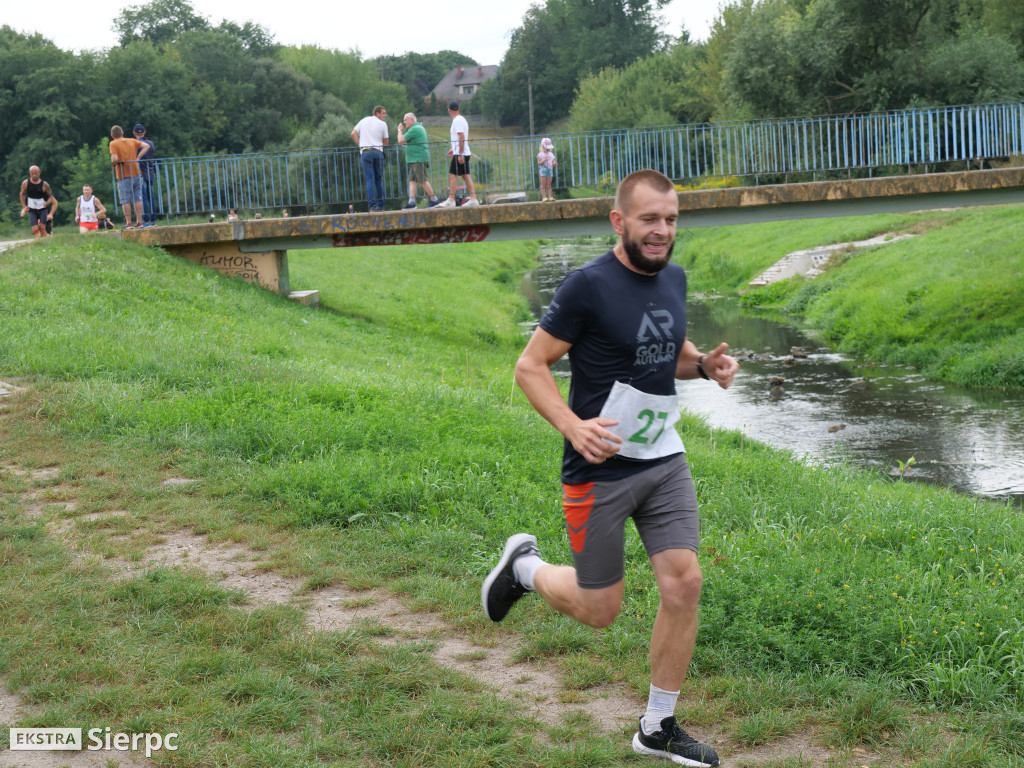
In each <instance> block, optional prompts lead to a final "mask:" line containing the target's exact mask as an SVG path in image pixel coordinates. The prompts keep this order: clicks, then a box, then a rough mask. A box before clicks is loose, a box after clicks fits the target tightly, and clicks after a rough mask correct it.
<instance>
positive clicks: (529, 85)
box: [526, 70, 535, 136]
mask: <svg viewBox="0 0 1024 768" xmlns="http://www.w3.org/2000/svg"><path fill="white" fill-rule="evenodd" d="M526 97H527V100H528V101H529V102H530V135H531V136H534V135H535V134H534V132H533V73H532V72H531V71H530V70H526Z"/></svg>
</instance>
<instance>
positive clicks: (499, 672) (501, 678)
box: [0, 382, 868, 768]
mask: <svg viewBox="0 0 1024 768" xmlns="http://www.w3.org/2000/svg"><path fill="white" fill-rule="evenodd" d="M17 391H18V388H17V387H14V386H12V385H9V384H4V383H3V382H0V419H2V418H7V410H8V409H7V408H6V407H5V404H4V402H3V401H4V398H5V397H6V396H7V395H10V394H15V393H17ZM0 471H6V472H11V473H13V474H16V475H21V476H23V477H25V479H26V480H27V481H28V483H27V484H28V485H29V486H30V489H29V490H27V491H25V492H24V493H23V494H22V497H21V499H20V502H21V506H22V507H23V508H24V509H25V512H24V514H25V515H26V516H27V517H31V518H36V519H42V520H44V521H45V522H46V525H47V529H48V530H49V531H50V533H51V535H53V536H55V537H57V538H60V539H62V540H63V541H64V542H65V543H66V544H67V546H68V547H69V548H70V549H71V550H72V551H74V552H75V553H76V556H78V557H80V558H99V555H97V554H94V553H91V552H89V550H88V549H87V548H86V547H85V545H84V543H83V540H84V535H82V533H83V532H82V531H80V530H79V526H80V525H83V524H95V523H96V521H99V520H102V519H105V518H107V519H109V518H113V517H120V516H125V515H127V514H129V513H128V512H127V511H126V510H123V509H111V510H109V511H103V512H95V513H88V514H79V515H75V512H76V510H77V508H78V504H77V502H76V500H75V499H74V497H73V488H71V487H70V486H66V485H61V479H60V476H61V469H60V467H59V466H50V467H46V468H43V469H33V470H26V469H24V468H22V467H20V466H18V465H17V464H9V465H7V466H3V467H0ZM192 482H195V481H194V480H190V479H186V478H169V479H167V480H165V481H164V482H163V484H164V485H165V486H168V487H173V486H181V485H185V484H188V483H192ZM54 489H57V490H58V492H57V493H54ZM44 490H45V491H47V493H45V494H44V493H41V491H44ZM54 497H58V498H59V499H60V500H59V501H47V500H46V499H53V498H54ZM139 533H140V535H141V534H142V533H143V532H142V531H141V530H140V531H139ZM145 535H146V536H147V537H151V535H152V534H151V533H150V532H148V531H146V532H145ZM266 559H267V555H266V554H265V553H260V552H258V551H256V550H254V549H250V548H248V547H245V546H241V545H238V544H232V545H224V544H217V543H213V542H211V541H210V540H208V539H207V538H206V537H205V536H202V535H199V534H197V533H195V532H193V531H190V530H171V531H165V532H163V533H161V534H160V535H159V536H158V537H157V539H156V542H155V543H154V544H152V545H151V546H149V547H147V549H146V551H145V554H144V556H143V558H142V559H141V561H139V562H134V563H133V562H128V561H125V560H119V559H116V558H104V559H102V560H101V562H102V563H103V565H104V567H106V568H109V569H110V570H111V574H112V576H113V577H114V578H131V577H134V576H135V575H137V574H139V573H141V572H145V571H147V570H149V569H151V568H154V567H172V568H175V567H182V568H191V569H197V570H199V571H201V572H202V573H204V574H206V575H207V576H208V577H209V578H210V579H212V580H214V581H216V582H218V583H219V584H221V585H222V586H224V587H227V588H231V589H237V590H239V591H241V592H242V593H244V594H245V595H246V597H247V599H248V602H247V607H248V608H250V609H255V608H259V607H263V606H267V605H271V604H290V605H293V606H295V607H297V608H299V609H300V610H301V611H303V612H304V614H305V616H306V620H307V622H308V624H309V628H310V630H311V631H344V630H346V629H349V628H355V627H358V626H360V625H364V624H367V623H370V624H371V625H373V626H377V627H383V628H386V629H387V630H388V631H387V633H386V636H385V637H382V638H380V639H378V640H377V642H380V643H382V644H395V643H406V642H414V641H429V642H431V643H433V644H434V645H435V649H434V651H433V659H434V660H435V662H436V663H438V664H439V665H442V666H444V667H447V668H451V669H455V670H458V671H460V672H462V673H464V674H466V675H469V676H471V677H473V678H475V679H476V680H478V681H479V682H481V683H483V684H484V685H485V686H487V687H489V688H490V689H491V690H493V691H494V693H495V695H497V696H501V697H503V698H505V699H509V700H512V701H516V702H518V703H519V705H520V706H521V707H522V708H523V710H524V711H526V712H528V713H529V714H531V715H533V716H535V717H537V718H539V719H540V718H543V719H545V720H561V719H562V718H563V717H567V716H569V715H571V714H573V713H575V712H579V711H583V712H585V713H586V714H587V715H589V717H590V719H591V721H592V722H593V723H595V725H597V727H599V728H600V730H601V731H602V732H604V733H613V732H622V733H624V734H625V733H626V732H627V731H628V730H630V729H631V728H632V727H634V726H633V723H634V722H635V720H634V719H635V718H636V717H637V716H638V715H639V714H640V713H641V712H642V710H643V706H644V702H643V701H642V700H640V699H639V698H637V697H635V696H631V695H629V694H628V693H627V692H626V691H625V690H624V689H623V688H622V687H621V686H614V685H605V686H599V687H595V688H590V689H587V690H586V691H578V690H575V689H573V690H572V691H571V693H572V696H571V698H572V700H573V702H574V703H566V702H564V701H563V700H562V698H563V694H564V693H565V692H566V691H567V690H568V689H567V688H566V686H565V685H564V684H563V681H562V678H561V675H560V673H559V671H558V670H557V668H556V667H555V666H554V665H553V664H550V663H545V662H539V661H514V660H513V656H514V654H515V651H516V649H517V646H518V639H517V638H515V637H514V636H510V637H509V642H507V643H505V644H502V645H494V646H484V645H479V644H476V643H473V642H472V641H470V640H469V639H467V638H466V637H463V636H460V634H459V633H458V631H456V630H454V629H453V628H452V627H451V626H449V625H448V624H446V622H445V621H444V620H443V619H442V618H441V617H440V616H438V615H435V614H432V613H427V612H413V611H411V610H410V609H409V608H408V607H406V606H405V605H404V604H403V603H402V602H401V601H400V600H398V599H397V598H395V597H394V596H392V595H389V594H388V593H386V592H384V591H380V590H359V591H357V590H352V589H349V588H346V587H344V586H339V585H332V586H329V587H325V588H323V589H319V590H316V591H314V592H309V591H307V590H306V589H305V588H304V582H303V581H302V580H301V579H296V578H289V577H285V576H282V575H280V574H278V573H275V572H274V571H273V570H270V569H269V568H268V566H267V563H266ZM29 713H30V709H29V708H28V707H26V706H25V704H24V703H23V702H21V701H20V700H19V699H18V698H17V697H16V696H12V695H10V694H7V693H5V692H4V689H3V687H2V686H0V723H4V722H6V723H8V724H9V725H17V724H18V723H19V722H20V721H22V719H23V718H24V717H25V715H27V714H29ZM691 732H692V735H694V736H696V737H697V738H700V739H702V740H704V741H708V742H710V743H712V744H715V746H716V748H718V749H719V751H720V752H724V754H727V755H728V763H729V764H731V765H742V766H757V765H760V764H764V763H768V762H777V761H779V760H780V759H785V758H787V757H789V758H796V757H802V758H803V760H804V761H805V762H802V763H800V765H802V766H805V768H811V767H812V766H813V767H814V768H819V767H821V766H826V765H828V766H835V767H836V768H838V766H840V765H842V764H844V763H842V762H835V759H836V754H835V753H833V752H830V751H828V750H825V749H822V748H820V747H818V746H816V745H815V743H814V739H813V738H812V737H813V734H811V733H805V734H801V735H797V736H792V737H789V738H787V739H783V740H781V741H779V742H776V743H775V744H772V745H770V746H766V747H759V748H757V749H752V750H741V751H738V750H736V749H730V748H729V742H730V741H731V739H729V738H728V737H727V735H726V733H725V731H724V729H721V728H720V729H716V730H715V731H711V732H709V731H708V729H700V728H694V729H691ZM69 756H71V757H70V758H69ZM98 756H99V757H98ZM866 758H867V755H865V754H863V753H862V754H861V755H859V756H858V757H857V761H856V764H857V765H865V764H867V762H868V761H867V760H866ZM104 761H108V762H104ZM119 761H120V762H119ZM152 765H153V763H151V762H149V761H146V760H140V759H139V758H138V757H134V758H133V757H132V756H131V755H125V754H123V753H111V752H81V753H71V752H17V753H14V752H9V751H4V752H3V753H0V768H64V767H65V766H66V767H67V768H92V767H93V766H103V768H114V766H119V767H121V768H149V767H150V766H152Z"/></svg>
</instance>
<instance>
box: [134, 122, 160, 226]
mask: <svg viewBox="0 0 1024 768" xmlns="http://www.w3.org/2000/svg"><path fill="white" fill-rule="evenodd" d="M132 134H134V136H135V138H136V139H138V140H139V141H141V142H142V143H143V144H145V145H146V146H148V147H149V151H147V152H146V153H145V158H143V156H142V155H141V154H140V155H139V172H140V174H141V175H142V226H144V227H155V226H156V206H155V205H154V204H153V202H154V201H153V181H154V180H155V178H156V159H155V158H156V147H155V146H153V142H152V141H150V140H149V139H147V138H146V126H144V125H143V124H142V123H136V125H135V128H134V129H133V130H132ZM139 151H140V152H141V151H142V150H139Z"/></svg>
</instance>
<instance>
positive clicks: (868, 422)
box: [523, 241, 1024, 507]
mask: <svg viewBox="0 0 1024 768" xmlns="http://www.w3.org/2000/svg"><path fill="white" fill-rule="evenodd" d="M607 247H608V246H607V241H605V242H603V243H601V244H600V245H590V244H586V245H579V244H575V243H565V244H558V245H554V244H552V245H548V246H547V247H545V248H544V250H543V252H542V258H541V261H540V263H539V265H538V267H537V268H536V269H534V270H533V271H531V273H530V274H529V275H527V277H526V279H525V281H524V285H523V291H524V293H525V295H526V296H527V297H528V298H529V300H530V302H531V304H532V306H533V310H534V313H535V315H537V316H538V317H539V314H540V312H541V311H542V310H543V308H544V307H546V306H547V304H548V302H549V301H550V300H551V295H552V294H553V292H554V289H555V288H556V287H557V286H558V283H559V282H561V279H562V277H563V276H564V275H565V274H566V273H567V272H568V271H569V270H570V269H572V268H573V267H574V266H576V265H578V264H581V263H583V262H584V261H586V260H588V259H589V258H592V257H593V256H594V255H595V254H596V253H600V252H602V251H603V250H605V249H606V248H607ZM688 314H689V322H688V335H689V337H690V339H691V340H692V341H693V342H694V343H695V344H696V345H697V347H698V348H699V349H711V348H712V347H714V346H716V345H717V344H718V343H719V342H721V341H725V342H728V343H729V345H730V347H731V350H730V354H733V355H734V356H736V357H737V358H738V359H740V361H741V365H742V367H741V369H740V372H739V374H738V375H737V377H736V381H735V383H734V385H733V386H732V387H731V388H730V389H728V390H722V389H719V388H718V387H715V386H712V385H708V384H707V383H706V382H680V385H679V387H678V391H679V400H680V405H681V407H683V408H684V409H686V410H688V411H691V412H693V413H698V414H701V415H703V416H704V418H705V419H706V420H707V422H708V423H709V424H710V425H711V426H713V427H715V428H728V429H736V430H740V431H742V432H743V433H744V434H746V435H748V436H749V437H751V438H754V439H756V440H759V441H761V442H763V443H767V444H769V445H772V446H774V447H776V448H782V449H786V450H788V451H790V452H792V453H793V454H794V455H795V456H796V457H798V458H800V459H802V460H804V461H807V462H811V463H819V464H829V463H832V462H835V461H837V460H850V461H853V462H854V463H855V464H858V465H860V466H863V467H868V468H872V469H875V470H877V471H881V472H883V473H886V474H889V475H892V476H894V477H895V476H898V475H899V473H900V470H901V466H900V465H901V462H902V464H903V465H904V466H903V472H904V477H905V478H907V479H910V480H916V481H921V482H930V483H937V484H941V485H945V486H948V487H951V488H954V489H956V490H959V491H961V492H965V493H972V494H977V495H979V496H985V497H989V498H993V499H1006V500H1010V501H1012V502H1013V503H1014V504H1016V505H1018V506H1021V507H1024V394H1021V393H1010V394H1007V393H1003V392H997V391H982V390H968V389H964V388H961V387H957V386H954V385H951V384H944V383H942V382H936V381H932V380H928V379H925V378H924V377H923V376H921V375H919V374H917V373H916V372H915V371H912V370H907V369H906V368H903V367H900V366H889V365H885V364H878V365H872V364H860V363H858V362H856V361H853V360H850V359H848V358H846V357H844V356H843V355H840V354H837V353H835V352H833V351H831V350H829V349H828V348H827V347H825V346H823V345H821V344H820V343H818V342H817V341H815V340H814V339H813V338H812V337H811V336H810V335H808V334H807V333H805V332H803V331H801V330H800V329H799V328H797V327H795V326H793V325H787V324H786V323H782V322H776V321H773V320H766V319H763V318H756V317H750V316H747V315H744V314H743V313H742V312H741V311H740V308H739V305H738V303H737V302H736V301H735V300H734V299H721V298H716V299H695V298H694V297H691V298H690V301H689V303H688ZM794 348H798V349H797V353H798V354H806V357H794V356H793V354H792V353H793V350H794ZM773 378H775V379H779V378H781V379H784V381H783V382H782V383H781V385H779V384H776V386H773V385H772V383H771V380H772V379H773ZM911 458H913V459H914V461H913V463H910V459H911ZM908 464H909V466H907V465H908Z"/></svg>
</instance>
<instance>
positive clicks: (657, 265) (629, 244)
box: [622, 226, 676, 275]
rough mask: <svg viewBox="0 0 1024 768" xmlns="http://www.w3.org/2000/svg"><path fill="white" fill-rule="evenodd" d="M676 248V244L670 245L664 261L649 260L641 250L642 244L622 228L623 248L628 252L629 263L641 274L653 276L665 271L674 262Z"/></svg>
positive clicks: (625, 228) (626, 229)
mask: <svg viewBox="0 0 1024 768" xmlns="http://www.w3.org/2000/svg"><path fill="white" fill-rule="evenodd" d="M675 247H676V244H675V242H672V243H670V244H669V246H668V252H667V253H666V254H665V258H663V259H651V258H648V257H647V256H644V253H643V251H642V250H641V249H640V243H639V242H638V241H637V240H634V239H633V238H631V237H630V236H629V229H628V228H627V227H625V226H624V227H623V228H622V248H623V250H624V251H625V252H626V257H627V258H628V259H629V263H630V264H632V265H633V267H634V268H636V269H638V270H640V271H641V272H646V273H647V274H650V275H653V274H655V273H656V272H660V271H661V270H663V269H664V268H665V267H667V266H668V263H669V261H671V260H672V250H673V249H674V248H675Z"/></svg>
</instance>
